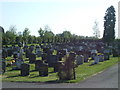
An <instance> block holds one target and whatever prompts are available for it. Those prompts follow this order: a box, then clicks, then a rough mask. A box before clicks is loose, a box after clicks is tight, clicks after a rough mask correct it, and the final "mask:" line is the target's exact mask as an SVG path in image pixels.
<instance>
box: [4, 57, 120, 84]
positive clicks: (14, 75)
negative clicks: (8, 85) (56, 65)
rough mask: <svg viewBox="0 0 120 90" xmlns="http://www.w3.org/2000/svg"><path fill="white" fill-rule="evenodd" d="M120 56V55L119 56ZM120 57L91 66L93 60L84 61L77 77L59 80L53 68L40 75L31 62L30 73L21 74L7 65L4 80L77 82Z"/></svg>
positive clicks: (79, 67)
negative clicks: (44, 74)
mask: <svg viewBox="0 0 120 90" xmlns="http://www.w3.org/2000/svg"><path fill="white" fill-rule="evenodd" d="M119 58H120V57H119ZM119 58H118V57H111V58H110V60H107V61H104V62H100V63H99V64H96V65H93V66H89V65H90V64H91V63H92V62H93V61H90V62H89V63H84V64H83V65H79V66H78V67H77V68H76V79H75V80H64V81H60V80H58V76H57V73H53V68H49V75H48V76H45V77H40V76H39V72H38V71H34V64H30V75H29V76H20V70H11V69H12V67H7V71H6V73H5V74H4V75H2V81H10V82H46V83H49V82H58V83H77V82H80V81H82V80H84V79H86V78H88V77H90V76H92V75H94V74H96V73H98V72H101V71H103V70H105V69H107V68H109V67H111V66H113V65H114V64H117V63H118V62H120V61H118V59H119Z"/></svg>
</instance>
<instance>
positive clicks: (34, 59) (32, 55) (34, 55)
mask: <svg viewBox="0 0 120 90" xmlns="http://www.w3.org/2000/svg"><path fill="white" fill-rule="evenodd" d="M35 61H36V54H34V53H31V54H30V56H29V63H35Z"/></svg>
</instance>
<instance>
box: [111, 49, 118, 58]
mask: <svg viewBox="0 0 120 90" xmlns="http://www.w3.org/2000/svg"><path fill="white" fill-rule="evenodd" d="M112 53H113V57H118V52H117V50H116V49H113V50H112Z"/></svg>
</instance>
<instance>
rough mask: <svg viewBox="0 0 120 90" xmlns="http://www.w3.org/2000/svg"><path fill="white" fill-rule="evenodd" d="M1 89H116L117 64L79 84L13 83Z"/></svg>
mask: <svg viewBox="0 0 120 90" xmlns="http://www.w3.org/2000/svg"><path fill="white" fill-rule="evenodd" d="M2 87H3V88H118V64H116V65H114V66H112V67H111V68H109V69H107V70H105V71H103V72H101V73H99V74H97V75H94V76H92V77H90V78H88V79H86V80H84V81H82V82H81V83H70V84H68V83H59V84H58V83H57V84H56V83H51V84H45V83H13V82H3V83H2Z"/></svg>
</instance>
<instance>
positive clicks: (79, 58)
mask: <svg viewBox="0 0 120 90" xmlns="http://www.w3.org/2000/svg"><path fill="white" fill-rule="evenodd" d="M83 62H84V56H83V55H78V56H76V64H77V65H81V64H83Z"/></svg>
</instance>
